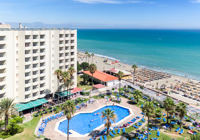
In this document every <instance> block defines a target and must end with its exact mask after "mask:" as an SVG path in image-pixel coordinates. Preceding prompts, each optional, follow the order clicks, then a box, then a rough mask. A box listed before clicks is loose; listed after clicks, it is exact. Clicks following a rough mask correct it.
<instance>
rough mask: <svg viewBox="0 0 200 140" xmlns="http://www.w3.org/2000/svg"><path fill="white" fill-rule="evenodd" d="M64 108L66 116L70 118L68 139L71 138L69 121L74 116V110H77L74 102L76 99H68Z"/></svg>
mask: <svg viewBox="0 0 200 140" xmlns="http://www.w3.org/2000/svg"><path fill="white" fill-rule="evenodd" d="M64 109H65V115H66V118H67V120H68V124H67V140H69V121H70V120H71V118H72V117H73V116H74V112H75V103H74V101H66V104H64Z"/></svg>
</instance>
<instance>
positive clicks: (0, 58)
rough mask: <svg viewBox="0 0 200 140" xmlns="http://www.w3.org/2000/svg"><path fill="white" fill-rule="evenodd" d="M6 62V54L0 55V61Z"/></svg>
mask: <svg viewBox="0 0 200 140" xmlns="http://www.w3.org/2000/svg"><path fill="white" fill-rule="evenodd" d="M5 60H6V53H0V61H5Z"/></svg>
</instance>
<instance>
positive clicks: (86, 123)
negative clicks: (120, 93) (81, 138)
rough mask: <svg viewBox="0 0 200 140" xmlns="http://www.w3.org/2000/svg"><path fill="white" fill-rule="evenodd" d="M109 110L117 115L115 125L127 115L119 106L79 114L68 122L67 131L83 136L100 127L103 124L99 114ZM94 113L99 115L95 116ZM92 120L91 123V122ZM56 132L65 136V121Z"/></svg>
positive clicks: (124, 109)
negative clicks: (58, 131)
mask: <svg viewBox="0 0 200 140" xmlns="http://www.w3.org/2000/svg"><path fill="white" fill-rule="evenodd" d="M107 108H110V109H111V110H115V114H116V115H117V119H116V121H115V123H117V122H119V121H121V120H122V119H124V118H125V117H127V116H128V115H129V109H127V108H124V107H120V106H116V105H115V106H105V107H102V108H100V109H99V110H96V111H94V112H92V113H80V114H78V115H76V116H74V117H73V118H72V119H71V120H70V122H69V130H73V131H76V132H77V133H79V134H81V135H85V134H87V133H89V132H91V131H92V130H94V129H95V128H97V127H99V126H100V125H102V124H104V123H105V122H103V120H102V118H101V112H102V111H104V110H105V109H107ZM95 113H96V114H97V113H100V114H97V115H95ZM92 120H93V121H92ZM58 130H60V131H61V132H64V133H66V134H67V120H65V121H62V122H61V123H60V124H59V126H58Z"/></svg>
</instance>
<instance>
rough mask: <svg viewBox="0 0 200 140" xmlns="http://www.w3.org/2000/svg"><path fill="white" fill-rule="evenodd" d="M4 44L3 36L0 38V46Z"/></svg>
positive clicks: (4, 38)
mask: <svg viewBox="0 0 200 140" xmlns="http://www.w3.org/2000/svg"><path fill="white" fill-rule="evenodd" d="M2 44H6V37H5V36H0V45H2Z"/></svg>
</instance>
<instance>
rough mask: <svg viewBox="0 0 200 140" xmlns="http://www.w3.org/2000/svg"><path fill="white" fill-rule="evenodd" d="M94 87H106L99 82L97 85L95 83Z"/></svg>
mask: <svg viewBox="0 0 200 140" xmlns="http://www.w3.org/2000/svg"><path fill="white" fill-rule="evenodd" d="M93 87H95V88H104V87H105V86H104V85H102V84H97V85H93Z"/></svg>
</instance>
